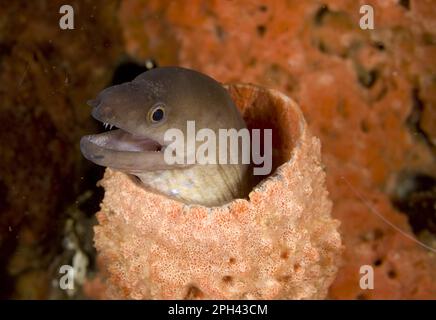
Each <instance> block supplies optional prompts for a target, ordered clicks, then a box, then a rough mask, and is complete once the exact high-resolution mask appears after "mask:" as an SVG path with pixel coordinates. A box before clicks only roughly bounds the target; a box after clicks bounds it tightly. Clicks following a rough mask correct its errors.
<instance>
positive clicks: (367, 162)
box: [120, 0, 436, 299]
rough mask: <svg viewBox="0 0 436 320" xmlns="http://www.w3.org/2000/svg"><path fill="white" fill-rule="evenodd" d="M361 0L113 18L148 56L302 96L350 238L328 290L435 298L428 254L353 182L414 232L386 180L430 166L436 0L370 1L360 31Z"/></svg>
mask: <svg viewBox="0 0 436 320" xmlns="http://www.w3.org/2000/svg"><path fill="white" fill-rule="evenodd" d="M361 4H362V3H361V1H348V0H326V1H323V2H321V1H279V0H277V1H268V3H267V4H266V3H265V2H264V1H238V2H234V1H210V2H203V1H193V2H190V3H189V5H186V4H185V3H182V2H173V1H160V0H159V1H147V2H143V1H128V2H123V4H122V6H121V12H120V21H121V25H122V28H123V32H124V37H125V40H126V47H127V50H128V51H129V52H130V53H131V54H132V55H134V56H135V57H138V58H141V57H142V58H146V57H149V56H153V57H155V58H157V59H158V60H159V61H160V62H161V63H162V64H163V65H168V64H177V65H182V66H186V67H191V68H194V69H197V70H199V71H202V72H204V73H206V74H209V75H211V76H212V77H214V78H216V79H218V80H220V81H223V82H229V81H239V82H254V83H257V84H262V85H265V86H269V87H273V88H276V89H279V90H281V91H283V92H285V93H287V94H289V95H291V96H292V97H293V98H295V99H296V101H297V102H298V103H299V104H300V105H301V108H302V110H303V111H304V113H305V117H306V119H307V120H308V123H309V126H310V128H311V130H312V132H314V134H316V135H317V136H319V137H320V139H321V141H322V144H323V159H324V162H325V164H326V167H327V186H328V189H329V191H330V194H331V197H332V199H333V201H334V207H333V213H332V214H333V216H334V217H337V218H338V219H340V220H341V222H342V228H341V232H342V234H343V236H344V241H345V245H346V248H347V249H346V254H345V261H344V265H343V267H342V268H341V270H340V272H339V276H338V278H337V279H336V281H335V282H334V284H333V286H332V288H331V291H330V293H331V297H333V298H385V299H386V298H435V297H436V292H435V290H436V268H435V267H434V266H435V257H434V254H432V253H431V252H430V251H426V250H425V249H423V248H422V247H420V246H419V245H417V244H416V243H414V242H412V241H410V240H409V239H407V238H406V237H404V236H403V235H401V234H400V233H398V232H397V231H396V230H394V229H392V228H391V227H389V226H388V225H387V224H386V223H385V222H383V220H381V219H380V218H379V217H377V216H376V215H374V214H372V213H371V212H370V210H368V207H367V206H366V205H365V204H363V203H362V200H361V199H360V198H359V197H358V196H356V194H355V192H353V189H351V188H350V186H351V187H353V188H355V190H356V191H357V192H359V193H360V194H361V195H362V196H363V197H364V198H365V201H367V202H368V203H369V204H370V205H371V206H373V207H375V208H376V209H377V210H378V211H379V212H380V214H382V215H383V216H384V217H386V218H387V219H389V220H390V221H392V222H393V223H395V224H396V225H397V226H398V227H399V228H401V229H403V230H404V231H405V232H408V233H411V228H410V226H409V224H408V222H407V219H405V217H404V216H403V215H402V214H400V213H399V212H398V211H397V210H396V209H394V208H393V207H392V205H391V203H390V192H391V190H390V188H389V186H390V185H391V181H393V180H395V179H396V176H397V175H398V174H399V173H400V172H402V171H404V170H411V171H414V170H418V171H423V172H424V173H426V174H429V175H434V174H435V173H436V167H435V162H434V153H433V155H432V152H431V151H432V150H433V151H434V144H435V143H434V141H435V135H434V132H435V130H434V121H432V119H434V118H435V114H436V113H435V101H436V99H435V92H436V90H434V87H435V82H434V81H433V80H431V79H433V78H434V74H435V72H436V63H434V62H435V54H434V52H435V51H434V45H432V44H434V43H435V39H436V36H435V33H434V30H436V29H435V23H436V19H435V18H434V17H435V10H436V6H435V5H434V1H431V0H422V1H421V0H411V1H410V2H408V5H405V4H401V3H400V2H399V1H382V0H380V1H377V0H371V1H365V4H370V5H372V6H373V7H374V11H375V29H374V30H361V29H360V28H359V19H360V15H359V7H360V5H361ZM136 12H144V14H145V15H146V16H147V19H143V16H142V15H141V16H140V15H137V14H133V13H136ZM159 30H165V32H164V33H162V32H159ZM174 50H176V52H175V53H174ZM168 51H171V52H173V54H172V55H171V56H169V55H168ZM414 100H418V101H420V102H421V104H422V106H421V107H422V109H423V110H422V115H423V116H422V117H421V119H420V121H419V124H420V125H421V128H422V130H423V131H424V132H426V133H427V134H428V135H429V140H430V143H431V141H433V142H432V143H433V149H432V148H428V146H427V145H426V144H425V143H422V139H419V136H420V135H419V132H417V131H416V130H413V128H412V130H411V129H410V126H409V125H408V123H409V122H410V119H411V115H413V104H414ZM412 119H413V117H412ZM344 179H345V180H344ZM345 181H348V183H349V184H347V183H346V182H345ZM363 264H369V265H373V266H374V268H375V284H376V287H375V288H376V289H375V290H371V291H363V290H362V289H361V288H360V287H359V268H360V266H361V265H363Z"/></svg>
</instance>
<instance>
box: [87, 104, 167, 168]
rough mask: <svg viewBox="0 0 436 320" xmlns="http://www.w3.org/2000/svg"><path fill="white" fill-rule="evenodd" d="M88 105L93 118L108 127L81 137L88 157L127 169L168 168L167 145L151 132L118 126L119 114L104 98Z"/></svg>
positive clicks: (113, 166)
mask: <svg viewBox="0 0 436 320" xmlns="http://www.w3.org/2000/svg"><path fill="white" fill-rule="evenodd" d="M88 105H90V106H91V107H93V110H92V113H91V114H92V116H93V118H95V119H96V120H98V121H99V122H101V123H102V124H103V126H104V128H105V129H106V130H107V129H109V131H106V132H103V133H100V134H92V135H87V136H84V137H82V139H81V140H80V149H81V151H82V154H83V156H84V157H85V158H86V159H88V160H90V161H92V162H94V163H95V164H98V165H101V166H106V167H111V168H114V169H118V170H122V171H126V172H137V171H153V170H161V169H168V165H167V164H166V163H165V161H164V149H165V145H163V144H161V143H159V142H158V141H156V140H154V139H152V138H150V137H148V136H140V135H137V134H134V133H131V132H129V131H128V130H126V129H124V128H119V127H118V126H119V124H118V123H119V122H120V121H119V117H118V118H117V116H116V115H115V112H114V108H113V106H111V105H110V104H106V103H105V101H104V99H103V100H102V99H101V98H97V99H94V100H90V101H88ZM117 119H118V121H117ZM113 128H114V129H113ZM112 129H113V130H112Z"/></svg>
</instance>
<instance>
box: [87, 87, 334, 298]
mask: <svg viewBox="0 0 436 320" xmlns="http://www.w3.org/2000/svg"><path fill="white" fill-rule="evenodd" d="M227 89H228V90H229V92H230V94H231V96H232V98H233V100H234V102H235V103H236V105H237V106H238V108H239V109H240V111H241V113H242V114H243V117H244V119H245V121H246V123H247V125H248V127H249V128H251V129H253V128H260V129H262V128H271V129H272V130H273V169H274V172H273V174H272V175H271V176H269V177H267V178H266V179H265V180H263V181H261V182H260V183H259V184H258V185H257V186H256V187H255V188H254V189H253V190H252V192H251V193H250V194H249V197H248V199H235V200H234V201H232V202H230V203H229V204H226V205H223V206H221V207H212V208H208V207H204V206H199V205H186V204H184V203H181V202H178V201H176V200H173V199H169V198H167V197H165V196H163V195H159V194H155V193H152V192H150V191H147V190H145V189H144V188H142V187H141V186H139V185H138V184H137V183H135V182H134V181H133V180H132V179H131V178H130V177H129V176H127V175H126V174H123V173H121V172H116V171H113V170H110V169H107V170H106V173H105V176H104V178H103V180H102V181H101V185H102V186H103V187H104V188H105V197H104V200H103V202H102V206H101V211H100V212H99V213H98V214H97V217H98V221H99V225H98V226H96V227H95V245H96V248H97V251H98V254H99V257H100V259H101V261H102V263H103V265H104V268H105V270H106V272H107V295H108V297H113V298H133V299H322V298H325V297H326V295H327V290H328V288H329V286H330V284H331V283H332V281H333V280H334V277H335V275H336V272H337V268H338V263H339V260H340V254H341V252H342V244H341V239H340V235H339V233H338V231H337V228H338V226H339V223H338V221H337V220H334V219H332V218H331V216H330V211H331V207H332V204H331V201H330V200H329V198H328V192H327V190H326V187H325V173H324V170H323V168H322V164H321V162H320V158H321V153H320V142H319V140H318V139H317V138H315V137H313V136H312V135H311V134H310V133H309V132H308V130H307V125H306V122H305V120H304V118H303V116H302V113H301V111H300V109H299V107H298V106H297V104H296V103H295V102H293V101H292V100H291V99H289V98H288V97H286V96H285V95H283V94H281V93H279V92H277V91H274V90H268V89H264V88H259V87H256V86H252V85H230V86H228V87H227Z"/></svg>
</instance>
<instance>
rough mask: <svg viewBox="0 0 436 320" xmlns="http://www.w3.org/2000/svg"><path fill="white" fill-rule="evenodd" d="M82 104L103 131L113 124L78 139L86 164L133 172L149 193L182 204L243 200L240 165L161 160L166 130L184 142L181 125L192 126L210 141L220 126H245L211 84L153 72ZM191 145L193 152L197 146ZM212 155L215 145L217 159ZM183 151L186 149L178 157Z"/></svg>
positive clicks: (187, 74) (245, 175)
mask: <svg viewBox="0 0 436 320" xmlns="http://www.w3.org/2000/svg"><path fill="white" fill-rule="evenodd" d="M88 104H89V105H90V106H91V107H93V110H92V116H93V117H94V118H95V119H97V120H98V121H100V122H102V123H103V124H104V126H105V128H108V127H109V128H111V129H112V128H113V127H116V129H115V130H110V131H106V132H104V133H101V134H96V135H88V136H84V137H82V139H81V141H80V148H81V151H82V154H83V156H84V157H85V158H87V159H88V160H90V161H92V162H94V163H95V164H97V165H101V166H106V167H110V168H112V169H115V170H120V171H122V172H125V173H127V174H130V175H134V176H136V177H137V178H139V180H140V182H141V183H142V184H143V185H144V187H145V188H147V189H149V190H150V191H154V192H158V193H161V194H165V195H167V196H169V197H172V198H175V199H178V200H180V201H182V202H185V203H187V204H201V205H205V206H218V205H222V204H225V203H227V202H229V201H231V200H232V199H235V198H242V197H245V196H247V194H248V191H249V189H250V182H249V181H250V179H251V178H250V176H251V174H249V165H246V164H241V161H238V164H198V163H195V164H186V162H184V163H183V164H168V161H165V159H164V150H165V148H166V147H167V146H168V145H169V142H167V141H165V139H164V134H165V132H166V131H167V130H168V129H171V128H177V129H180V130H181V131H182V132H183V133H184V136H185V137H187V138H186V139H189V134H187V132H186V131H187V122H188V121H195V128H196V130H197V132H198V130H200V129H201V128H209V129H212V130H213V131H214V132H215V133H216V136H217V137H218V130H219V129H231V128H233V129H236V130H239V129H241V128H245V122H244V121H243V119H242V117H241V115H240V113H239V111H238V109H237V108H236V106H235V105H234V103H233V102H232V100H231V98H230V96H229V94H228V93H227V91H226V90H225V89H224V88H223V87H222V86H221V85H220V84H219V83H218V82H216V81H215V80H214V79H212V78H210V77H208V76H206V75H204V74H201V73H199V72H196V71H193V70H189V69H184V68H179V67H163V68H156V69H152V70H150V71H146V72H144V73H142V74H141V75H139V76H138V77H136V78H135V79H134V80H133V81H131V82H127V83H123V84H120V85H116V86H112V87H109V88H106V89H104V90H103V91H102V92H100V93H99V94H98V96H97V98H96V99H94V100H91V101H89V102H88ZM191 140H192V139H191ZM194 140H196V139H194ZM191 142H192V143H194V144H195V146H196V147H198V146H199V145H200V144H201V143H202V142H199V141H191ZM186 145H189V141H186ZM191 145H192V144H191ZM239 148H240V147H239ZM228 150H229V149H228ZM239 150H240V149H239ZM218 151H219V147H218V143H217V144H216V154H217V155H218ZM189 152H192V150H188V148H187V147H186V149H185V154H183V157H184V158H186V157H187V155H188V153H189Z"/></svg>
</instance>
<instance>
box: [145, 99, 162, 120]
mask: <svg viewBox="0 0 436 320" xmlns="http://www.w3.org/2000/svg"><path fill="white" fill-rule="evenodd" d="M164 118H165V105H164V104H162V103H158V104H156V105H155V106H154V107H153V108H151V109H150V111H149V112H148V120H149V121H150V122H151V123H158V122H161V121H162V120H163V119H164Z"/></svg>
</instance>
